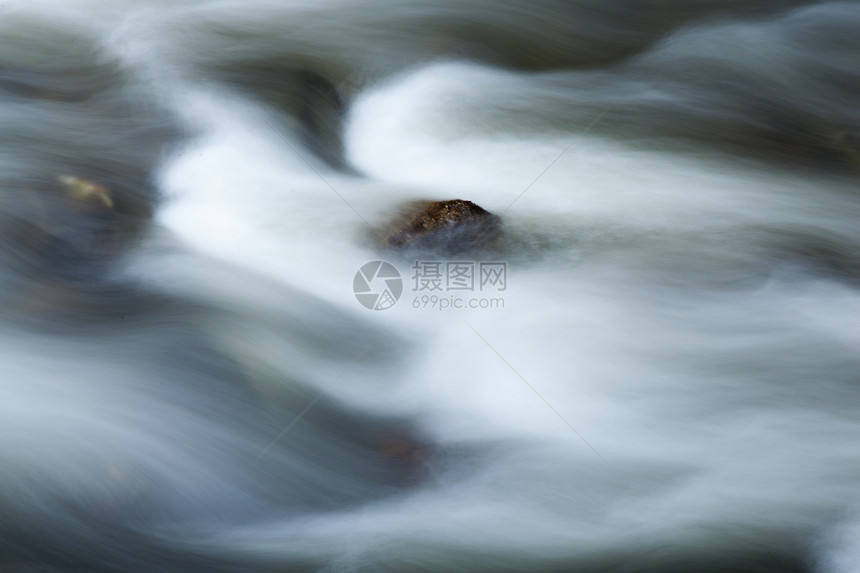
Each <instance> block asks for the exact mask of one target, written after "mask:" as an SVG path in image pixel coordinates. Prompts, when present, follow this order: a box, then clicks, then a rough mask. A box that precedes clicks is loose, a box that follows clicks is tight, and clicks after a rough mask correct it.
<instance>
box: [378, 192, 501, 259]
mask: <svg viewBox="0 0 860 573" xmlns="http://www.w3.org/2000/svg"><path fill="white" fill-rule="evenodd" d="M380 235H381V240H380V243H381V244H382V246H383V247H386V248H393V249H416V250H432V251H441V252H445V253H462V252H465V251H468V250H471V249H476V248H489V247H492V246H493V245H494V244H495V242H496V241H497V240H498V238H499V236H500V235H501V219H500V218H499V217H498V216H496V215H493V214H492V213H490V212H489V211H487V210H486V209H483V208H482V207H480V206H478V205H476V204H475V203H472V202H471V201H464V200H462V199H451V200H448V201H419V202H415V203H412V204H411V205H409V206H408V207H407V208H406V209H404V211H403V212H402V213H401V214H400V216H399V217H398V218H397V219H396V220H395V221H393V222H392V223H390V224H389V225H388V226H387V227H386V228H385V229H384V230H383V231H382V232H381V233H380Z"/></svg>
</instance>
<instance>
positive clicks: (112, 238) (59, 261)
mask: <svg viewBox="0 0 860 573" xmlns="http://www.w3.org/2000/svg"><path fill="white" fill-rule="evenodd" d="M23 191H24V194H25V197H26V199H27V201H28V202H29V203H30V204H31V205H32V209H31V212H32V213H33V215H32V219H31V220H30V222H29V223H28V224H26V225H25V228H22V229H20V230H19V232H18V233H17V237H18V241H16V242H17V243H18V245H19V247H20V249H21V252H22V254H28V259H29V261H30V263H31V265H35V266H34V267H33V268H32V271H31V273H29V274H31V275H32V276H39V277H41V278H42V280H43V281H48V282H50V281H53V280H59V281H63V282H72V283H80V282H82V281H83V282H86V283H90V282H92V281H93V280H98V279H99V278H100V277H101V275H103V274H104V272H105V271H106V270H107V269H108V268H109V267H110V266H111V265H112V264H113V263H114V262H116V260H117V259H118V258H119V257H120V256H121V255H122V254H123V253H124V252H125V251H126V250H127V247H128V244H129V243H130V242H131V240H132V238H133V237H135V236H136V235H137V232H138V231H139V230H140V228H141V223H142V220H143V219H142V218H141V217H140V216H138V215H139V214H138V213H135V214H131V213H130V212H129V210H130V207H129V206H128V205H125V204H122V203H121V202H119V201H118V200H117V198H115V197H114V194H113V193H112V192H111V190H110V189H109V188H108V187H107V186H106V185H103V184H102V183H100V182H97V181H94V180H91V179H85V178H83V177H78V176H76V175H68V174H63V175H58V176H57V177H56V178H55V180H54V182H53V184H51V183H42V184H37V185H34V186H27V187H26V188H25V189H23ZM13 238H14V237H13Z"/></svg>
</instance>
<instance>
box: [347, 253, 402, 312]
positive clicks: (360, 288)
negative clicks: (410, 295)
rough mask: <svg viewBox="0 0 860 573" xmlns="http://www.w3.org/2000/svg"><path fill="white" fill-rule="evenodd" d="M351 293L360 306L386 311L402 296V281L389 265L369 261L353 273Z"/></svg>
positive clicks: (398, 273)
mask: <svg viewBox="0 0 860 573" xmlns="http://www.w3.org/2000/svg"><path fill="white" fill-rule="evenodd" d="M352 292H354V293H355V298H356V299H357V300H358V302H360V303H361V306H363V307H365V308H369V309H370V310H386V309H389V308H391V307H392V306H394V305H395V304H396V303H397V301H398V299H400V295H401V294H403V279H402V278H401V277H400V271H398V270H397V267H395V266H394V265H392V264H391V263H386V262H385V261H371V262H369V263H366V264H364V265H362V266H361V268H360V269H358V272H357V273H355V279H353V281H352Z"/></svg>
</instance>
